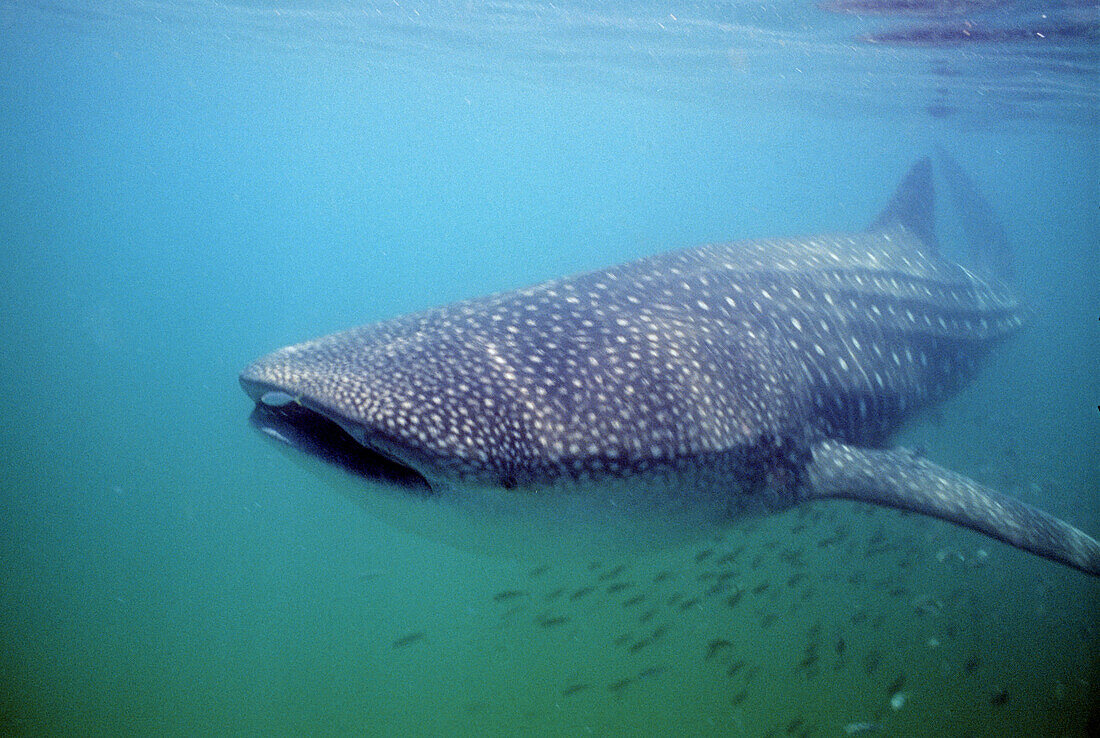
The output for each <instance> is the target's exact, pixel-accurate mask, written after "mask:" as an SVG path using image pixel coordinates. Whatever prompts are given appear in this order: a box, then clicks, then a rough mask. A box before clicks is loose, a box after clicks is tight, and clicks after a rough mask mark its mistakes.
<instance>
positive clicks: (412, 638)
mask: <svg viewBox="0 0 1100 738" xmlns="http://www.w3.org/2000/svg"><path fill="white" fill-rule="evenodd" d="M427 635H428V634H427V633H425V632H424V631H422V630H418V631H416V632H415V633H409V634H407V635H403V636H401V637H400V638H398V639H397V640H396V641H394V642H393V648H405V646H411V645H412V644H414V643H416V642H417V641H422V640H424V638H425V637H426V636H427Z"/></svg>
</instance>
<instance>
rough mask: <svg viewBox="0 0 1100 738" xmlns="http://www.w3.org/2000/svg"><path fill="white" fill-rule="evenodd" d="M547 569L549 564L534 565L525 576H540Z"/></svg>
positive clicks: (548, 569)
mask: <svg viewBox="0 0 1100 738" xmlns="http://www.w3.org/2000/svg"><path fill="white" fill-rule="evenodd" d="M548 571H550V565H549V564H543V565H542V566H536V567H535V568H534V569H532V570H531V571H529V572H527V576H529V577H541V576H542V575H543V574H545V573H546V572H548Z"/></svg>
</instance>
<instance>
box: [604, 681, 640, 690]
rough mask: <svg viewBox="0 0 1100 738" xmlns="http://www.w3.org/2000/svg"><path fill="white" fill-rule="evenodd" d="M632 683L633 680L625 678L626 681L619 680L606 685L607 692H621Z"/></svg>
mask: <svg viewBox="0 0 1100 738" xmlns="http://www.w3.org/2000/svg"><path fill="white" fill-rule="evenodd" d="M633 682H634V680H633V679H631V678H630V677H627V678H626V679H619V680H618V681H615V682H611V684H608V685H607V691H609V692H621V691H622V690H623V689H625V688H626V687H629V686H630V685H631V684H632V683H633Z"/></svg>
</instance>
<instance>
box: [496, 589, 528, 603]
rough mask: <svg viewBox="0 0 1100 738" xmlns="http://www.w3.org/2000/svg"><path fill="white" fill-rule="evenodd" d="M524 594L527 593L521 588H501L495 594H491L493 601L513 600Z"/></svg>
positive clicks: (524, 595)
mask: <svg viewBox="0 0 1100 738" xmlns="http://www.w3.org/2000/svg"><path fill="white" fill-rule="evenodd" d="M526 596H527V593H526V592H524V591H523V590H522V589H502V590H501V591H499V592H497V593H496V594H495V595H493V601H494V602H508V601H510V600H515V599H518V598H520V597H526Z"/></svg>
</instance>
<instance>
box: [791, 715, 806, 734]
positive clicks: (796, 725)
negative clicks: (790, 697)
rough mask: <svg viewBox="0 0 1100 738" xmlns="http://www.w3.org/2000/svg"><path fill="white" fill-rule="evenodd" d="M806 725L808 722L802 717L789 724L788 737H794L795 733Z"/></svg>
mask: <svg viewBox="0 0 1100 738" xmlns="http://www.w3.org/2000/svg"><path fill="white" fill-rule="evenodd" d="M805 724H806V721H805V720H803V719H802V718H800V717H797V718H795V719H794V720H792V721H790V722H789V723H787V735H794V733H795V731H797V730H798V729H799V728H801V727H802V726H803V725H805Z"/></svg>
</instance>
